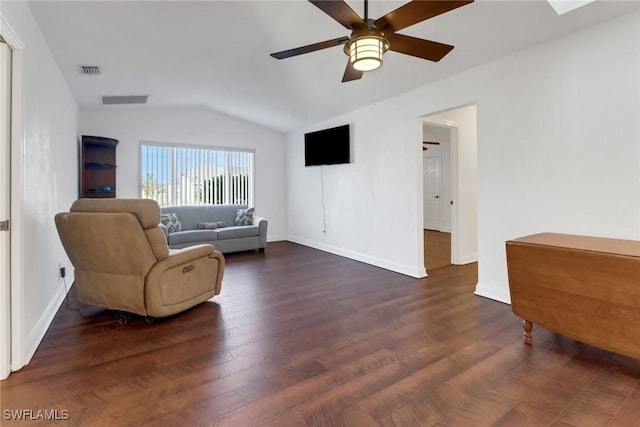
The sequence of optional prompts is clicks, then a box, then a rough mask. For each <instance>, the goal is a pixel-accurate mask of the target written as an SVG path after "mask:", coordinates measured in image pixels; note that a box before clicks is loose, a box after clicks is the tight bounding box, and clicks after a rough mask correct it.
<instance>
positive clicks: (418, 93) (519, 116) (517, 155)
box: [287, 12, 640, 301]
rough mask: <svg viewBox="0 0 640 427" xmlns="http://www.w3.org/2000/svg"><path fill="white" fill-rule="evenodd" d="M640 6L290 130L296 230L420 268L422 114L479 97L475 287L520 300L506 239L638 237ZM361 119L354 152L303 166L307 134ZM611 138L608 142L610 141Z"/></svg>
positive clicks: (378, 259) (375, 259)
mask: <svg viewBox="0 0 640 427" xmlns="http://www.w3.org/2000/svg"><path fill="white" fill-rule="evenodd" d="M639 24H640V14H638V13H637V12H634V13H632V14H628V15H626V16H623V17H621V18H618V19H615V20H613V21H610V22H606V23H604V24H600V25H598V26H594V27H591V28H588V29H586V30H583V31H580V32H577V33H574V34H572V35H569V36H566V37H563V38H560V39H557V40H555V41H552V42H549V43H545V44H542V45H539V46H536V47H533V48H531V49H527V50H524V51H521V52H518V53H515V54H512V55H510V56H507V57H504V58H501V59H498V60H496V61H492V62H490V63H488V64H485V65H483V66H479V67H477V68H474V69H472V70H469V71H467V72H464V73H461V74H458V75H455V76H452V77H450V78H447V79H445V80H441V81H439V82H436V83H433V84H430V85H427V86H424V87H422V88H419V89H416V90H413V91H410V92H407V93H405V94H403V95H401V96H397V97H394V98H391V99H388V100H386V101H384V102H381V103H378V104H375V105H371V106H369V107H367V108H364V109H360V110H357V111H354V112H351V113H349V114H346V115H343V116H340V117H336V118H334V119H332V120H327V121H325V122H322V123H318V124H316V125H315V126H310V127H308V128H307V129H302V130H301V131H300V132H294V133H291V134H290V135H289V136H288V140H287V173H288V178H287V182H288V183H289V188H288V201H289V203H288V213H289V216H288V218H289V227H288V230H289V237H290V239H291V240H294V241H297V242H300V243H304V244H307V245H309V246H315V247H319V248H323V249H326V250H329V251H332V252H335V253H339V254H341V255H345V256H350V257H352V258H354V259H359V260H362V261H365V262H370V263H371V264H374V265H378V266H381V267H384V268H389V269H391V270H394V271H398V272H401V273H405V274H409V275H415V276H419V275H420V274H421V273H422V271H421V266H422V260H421V259H420V256H419V254H421V252H422V249H420V247H421V242H419V241H418V236H419V235H420V233H419V230H420V228H421V226H422V218H421V214H422V207H421V194H422V185H421V173H422V171H421V162H422V160H421V159H422V156H421V154H420V153H421V151H420V150H421V149H420V146H419V145H420V144H419V141H420V139H421V131H422V128H421V124H422V123H421V121H417V118H418V117H423V116H427V115H429V114H432V113H434V112H439V111H445V110H449V109H451V108H454V107H458V106H462V105H470V104H474V103H475V104H476V105H477V139H478V147H477V150H478V151H477V156H478V160H477V167H478V169H477V175H478V204H477V206H478V259H479V283H478V286H477V293H478V294H480V295H484V296H488V297H491V298H494V299H497V300H501V301H509V294H508V283H507V272H506V261H505V250H504V242H505V240H508V239H511V238H514V237H517V236H522V235H526V234H530V233H535V232H542V231H556V232H565V233H576V234H589V235H595V236H609V237H617V238H628V239H639V238H640V127H639V125H638V117H640V79H639V78H638V76H639V75H640V25H639ZM342 123H351V124H352V129H353V138H354V141H353V142H354V148H355V153H354V163H352V164H349V165H342V166H335V167H326V168H325V181H324V187H325V196H324V198H325V205H326V208H327V218H328V224H329V226H328V229H327V233H326V234H323V232H322V212H323V210H322V204H321V202H322V193H321V186H320V169H318V168H304V166H303V154H304V153H303V151H304V150H303V133H304V132H306V131H310V130H315V129H318V128H323V127H328V126H331V125H337V124H342ZM603 147H606V150H603Z"/></svg>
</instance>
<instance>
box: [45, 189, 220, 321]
mask: <svg viewBox="0 0 640 427" xmlns="http://www.w3.org/2000/svg"><path fill="white" fill-rule="evenodd" d="M55 222H56V227H57V228H58V234H59V235H60V240H61V241H62V245H63V246H64V249H65V251H66V252H67V255H68V256H69V259H71V263H72V264H73V266H74V268H75V287H76V293H77V296H78V299H79V300H80V301H81V302H83V303H86V304H92V305H98V306H102V307H107V308H109V309H113V310H120V311H126V312H130V313H136V314H139V315H142V316H153V317H163V316H169V315H172V314H175V313H178V312H180V311H183V310H186V309H188V308H190V307H193V306H194V305H196V304H199V303H201V302H203V301H206V300H208V299H210V298H212V297H213V296H214V295H218V294H219V293H220V288H221V285H222V276H223V274H224V257H223V256H222V254H221V253H220V252H218V251H216V250H215V247H214V246H213V245H197V246H192V247H189V248H185V249H176V250H174V249H171V250H170V249H169V248H168V246H167V242H166V240H165V237H164V233H163V232H162V230H161V229H160V228H159V227H158V224H159V223H160V208H159V207H158V204H157V203H156V202H155V201H153V200H145V199H80V200H77V201H75V202H74V203H73V205H72V206H71V209H70V212H63V213H59V214H57V215H56V217H55Z"/></svg>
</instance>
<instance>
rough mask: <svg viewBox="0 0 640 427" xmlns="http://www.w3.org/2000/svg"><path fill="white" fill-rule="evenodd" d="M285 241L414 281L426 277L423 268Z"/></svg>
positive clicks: (295, 240)
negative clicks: (371, 266)
mask: <svg viewBox="0 0 640 427" xmlns="http://www.w3.org/2000/svg"><path fill="white" fill-rule="evenodd" d="M287 240H288V241H290V242H293V243H298V244H300V245H304V246H309V247H311V248H314V249H319V250H321V251H324V252H329V253H332V254H335V255H340V256H343V257H345V258H349V259H353V260H356V261H360V262H364V263H365V264H370V265H373V266H376V267H380V268H384V269H385V270H390V271H393V272H396V273H400V274H404V275H405V276H410V277H415V278H416V279H422V278H423V277H427V270H426V269H425V268H424V266H418V267H415V266H411V265H406V264H398V263H394V262H389V261H387V260H384V259H380V258H375V257H372V256H369V255H365V254H362V253H359V252H354V251H349V250H346V249H341V248H338V247H335V246H330V245H325V244H322V243H318V242H313V241H311V240H307V239H303V238H300V237H295V236H288V237H287Z"/></svg>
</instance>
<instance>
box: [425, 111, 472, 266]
mask: <svg viewBox="0 0 640 427" xmlns="http://www.w3.org/2000/svg"><path fill="white" fill-rule="evenodd" d="M476 117H477V108H476V106H475V105H468V106H464V107H459V108H455V109H452V110H447V111H444V112H440V113H435V114H432V115H429V116H425V117H422V119H421V121H422V134H423V135H422V137H423V138H422V141H423V149H422V150H423V151H422V153H423V154H422V156H423V171H422V175H423V177H422V178H423V192H422V197H423V200H422V205H423V215H424V216H425V219H424V224H425V227H424V228H425V230H424V232H423V236H421V237H422V238H423V239H424V241H423V245H424V258H425V267H426V269H427V272H428V271H429V269H430V268H431V269H433V268H436V267H440V266H443V265H448V264H455V265H462V264H468V263H471V262H476V261H477V260H478V256H477V251H478V250H477V245H478V243H477V242H478V227H477V212H478V211H477V209H478V208H477V127H476ZM437 157H439V158H440V160H439V163H440V173H439V174H438V173H437V170H436V171H435V172H429V170H431V169H434V168H435V169H437V163H438V160H436V159H433V158H437ZM434 165H435V166H434ZM437 175H439V178H438V176H437ZM431 178H433V182H427V180H429V179H431ZM438 179H439V181H440V187H439V189H438V187H437V181H438ZM434 190H439V194H436V193H437V192H438V191H436V192H434ZM436 196H437V197H436ZM436 206H438V208H436ZM436 209H437V213H436V212H435V211H436ZM443 250H444V251H447V250H448V252H449V256H448V257H447V255H446V253H445V254H444V256H443V255H442V251H443ZM443 259H444V261H443ZM446 261H448V262H446Z"/></svg>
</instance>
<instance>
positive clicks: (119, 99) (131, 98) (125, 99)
mask: <svg viewBox="0 0 640 427" xmlns="http://www.w3.org/2000/svg"><path fill="white" fill-rule="evenodd" d="M148 97H149V96H148V95H125V96H103V97H102V105H115V104H146V103H147V98H148Z"/></svg>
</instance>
